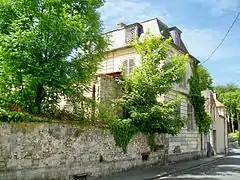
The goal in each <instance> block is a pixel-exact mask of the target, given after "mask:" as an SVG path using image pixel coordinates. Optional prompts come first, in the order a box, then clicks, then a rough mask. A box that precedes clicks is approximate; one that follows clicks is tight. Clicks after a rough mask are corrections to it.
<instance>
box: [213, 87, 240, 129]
mask: <svg viewBox="0 0 240 180" xmlns="http://www.w3.org/2000/svg"><path fill="white" fill-rule="evenodd" d="M215 91H216V93H217V96H218V99H220V100H221V101H222V102H223V103H224V105H225V106H226V107H227V109H228V113H229V117H230V123H231V126H230V127H231V131H232V132H233V131H234V129H237V128H236V127H237V123H235V124H234V122H236V121H237V119H238V106H239V104H240V101H238V99H239V97H240V93H239V92H240V89H239V88H238V87H237V86H236V85H235V84H228V85H226V86H217V87H215ZM232 126H234V127H232Z"/></svg>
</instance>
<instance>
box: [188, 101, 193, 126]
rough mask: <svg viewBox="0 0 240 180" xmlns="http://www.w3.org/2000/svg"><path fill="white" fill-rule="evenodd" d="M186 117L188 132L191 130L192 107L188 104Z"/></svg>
mask: <svg viewBox="0 0 240 180" xmlns="http://www.w3.org/2000/svg"><path fill="white" fill-rule="evenodd" d="M187 115H188V126H187V128H188V130H193V118H194V116H193V106H192V104H190V103H188V105H187Z"/></svg>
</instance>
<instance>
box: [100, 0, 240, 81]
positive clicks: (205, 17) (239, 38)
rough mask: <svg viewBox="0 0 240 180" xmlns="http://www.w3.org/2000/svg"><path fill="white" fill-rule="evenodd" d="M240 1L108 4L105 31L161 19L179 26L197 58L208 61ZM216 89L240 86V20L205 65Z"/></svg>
mask: <svg viewBox="0 0 240 180" xmlns="http://www.w3.org/2000/svg"><path fill="white" fill-rule="evenodd" d="M239 10H240V0H106V2H105V5H104V6H103V7H102V8H101V9H100V12H101V18H102V21H103V22H104V26H105V30H106V31H107V30H111V29H114V28H115V27H116V24H117V23H120V22H123V23H125V24H128V23H134V22H139V21H144V20H147V19H151V18H155V17H157V18H159V19H160V20H161V21H162V22H164V23H165V24H166V25H168V26H169V27H171V26H177V27H178V28H179V29H181V31H182V39H183V41H184V43H185V45H186V47H187V49H188V51H189V52H190V54H192V55H193V56H195V57H196V58H197V59H199V60H200V61H204V60H205V59H206V58H207V57H208V56H209V55H210V54H211V52H212V51H213V50H214V49H215V48H216V47H217V45H218V44H219V43H220V41H221V40H222V38H223V36H224V35H225V34H226V32H227V30H228V28H229V27H230V25H231V24H232V22H233V20H234V18H235V17H236V15H237V13H238V11H239ZM204 66H205V67H206V68H207V69H208V71H209V72H210V74H211V76H212V77H213V79H214V85H226V84H230V83H236V84H239V85H240V17H239V19H238V20H237V22H236V24H235V26H234V27H233V28H232V30H231V32H230V33H229V35H228V37H227V38H226V40H225V41H224V43H223V44H222V45H221V47H220V48H219V49H218V50H217V51H216V53H215V54H214V55H213V56H212V58H211V59H210V60H209V61H208V62H206V63H205V64H204Z"/></svg>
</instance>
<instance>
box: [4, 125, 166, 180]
mask: <svg viewBox="0 0 240 180" xmlns="http://www.w3.org/2000/svg"><path fill="white" fill-rule="evenodd" d="M167 143H168V139H167V138H164V137H160V136H159V137H157V144H158V145H159V146H162V147H164V148H163V149H160V150H159V151H157V152H155V153H150V156H149V159H148V160H147V161H143V160H142V156H141V153H144V152H147V151H149V150H150V149H149V147H148V144H147V138H146V137H145V136H144V135H142V134H138V135H136V136H135V137H134V138H133V139H132V141H131V142H130V144H129V145H128V148H127V153H126V154H124V153H123V151H122V149H121V148H118V147H116V146H115V140H114V138H113V136H112V135H111V134H110V132H109V131H107V130H101V129H91V128H86V127H85V128H83V127H81V126H79V125H75V124H58V123H52V124H48V123H13V124H6V123H2V124H0V180H15V179H24V180H30V179H38V180H40V179H44V180H48V179H51V180H53V179H56V180H61V179H68V176H69V175H74V174H78V173H90V174H91V175H92V176H100V175H108V174H111V173H114V172H119V171H124V170H127V169H130V168H132V167H135V166H140V165H150V164H155V163H160V164H161V163H163V159H164V153H165V152H167V150H166V149H165V148H167V147H168V146H167ZM100 156H102V160H103V161H102V162H100V159H101V158H100Z"/></svg>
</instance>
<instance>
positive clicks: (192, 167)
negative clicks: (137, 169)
mask: <svg viewBox="0 0 240 180" xmlns="http://www.w3.org/2000/svg"><path fill="white" fill-rule="evenodd" d="M226 155H227V154H224V155H223V156H221V157H218V158H216V159H214V160H212V161H209V162H202V163H200V164H197V165H194V166H191V167H187V168H179V169H177V170H176V169H174V170H171V171H169V172H165V173H162V174H160V175H157V176H153V177H149V178H145V179H143V180H153V179H158V178H162V177H166V176H169V175H171V174H174V173H179V172H183V171H189V170H193V169H196V168H198V167H200V166H206V165H210V164H213V163H214V162H216V161H218V160H220V159H223V158H224V157H226Z"/></svg>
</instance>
